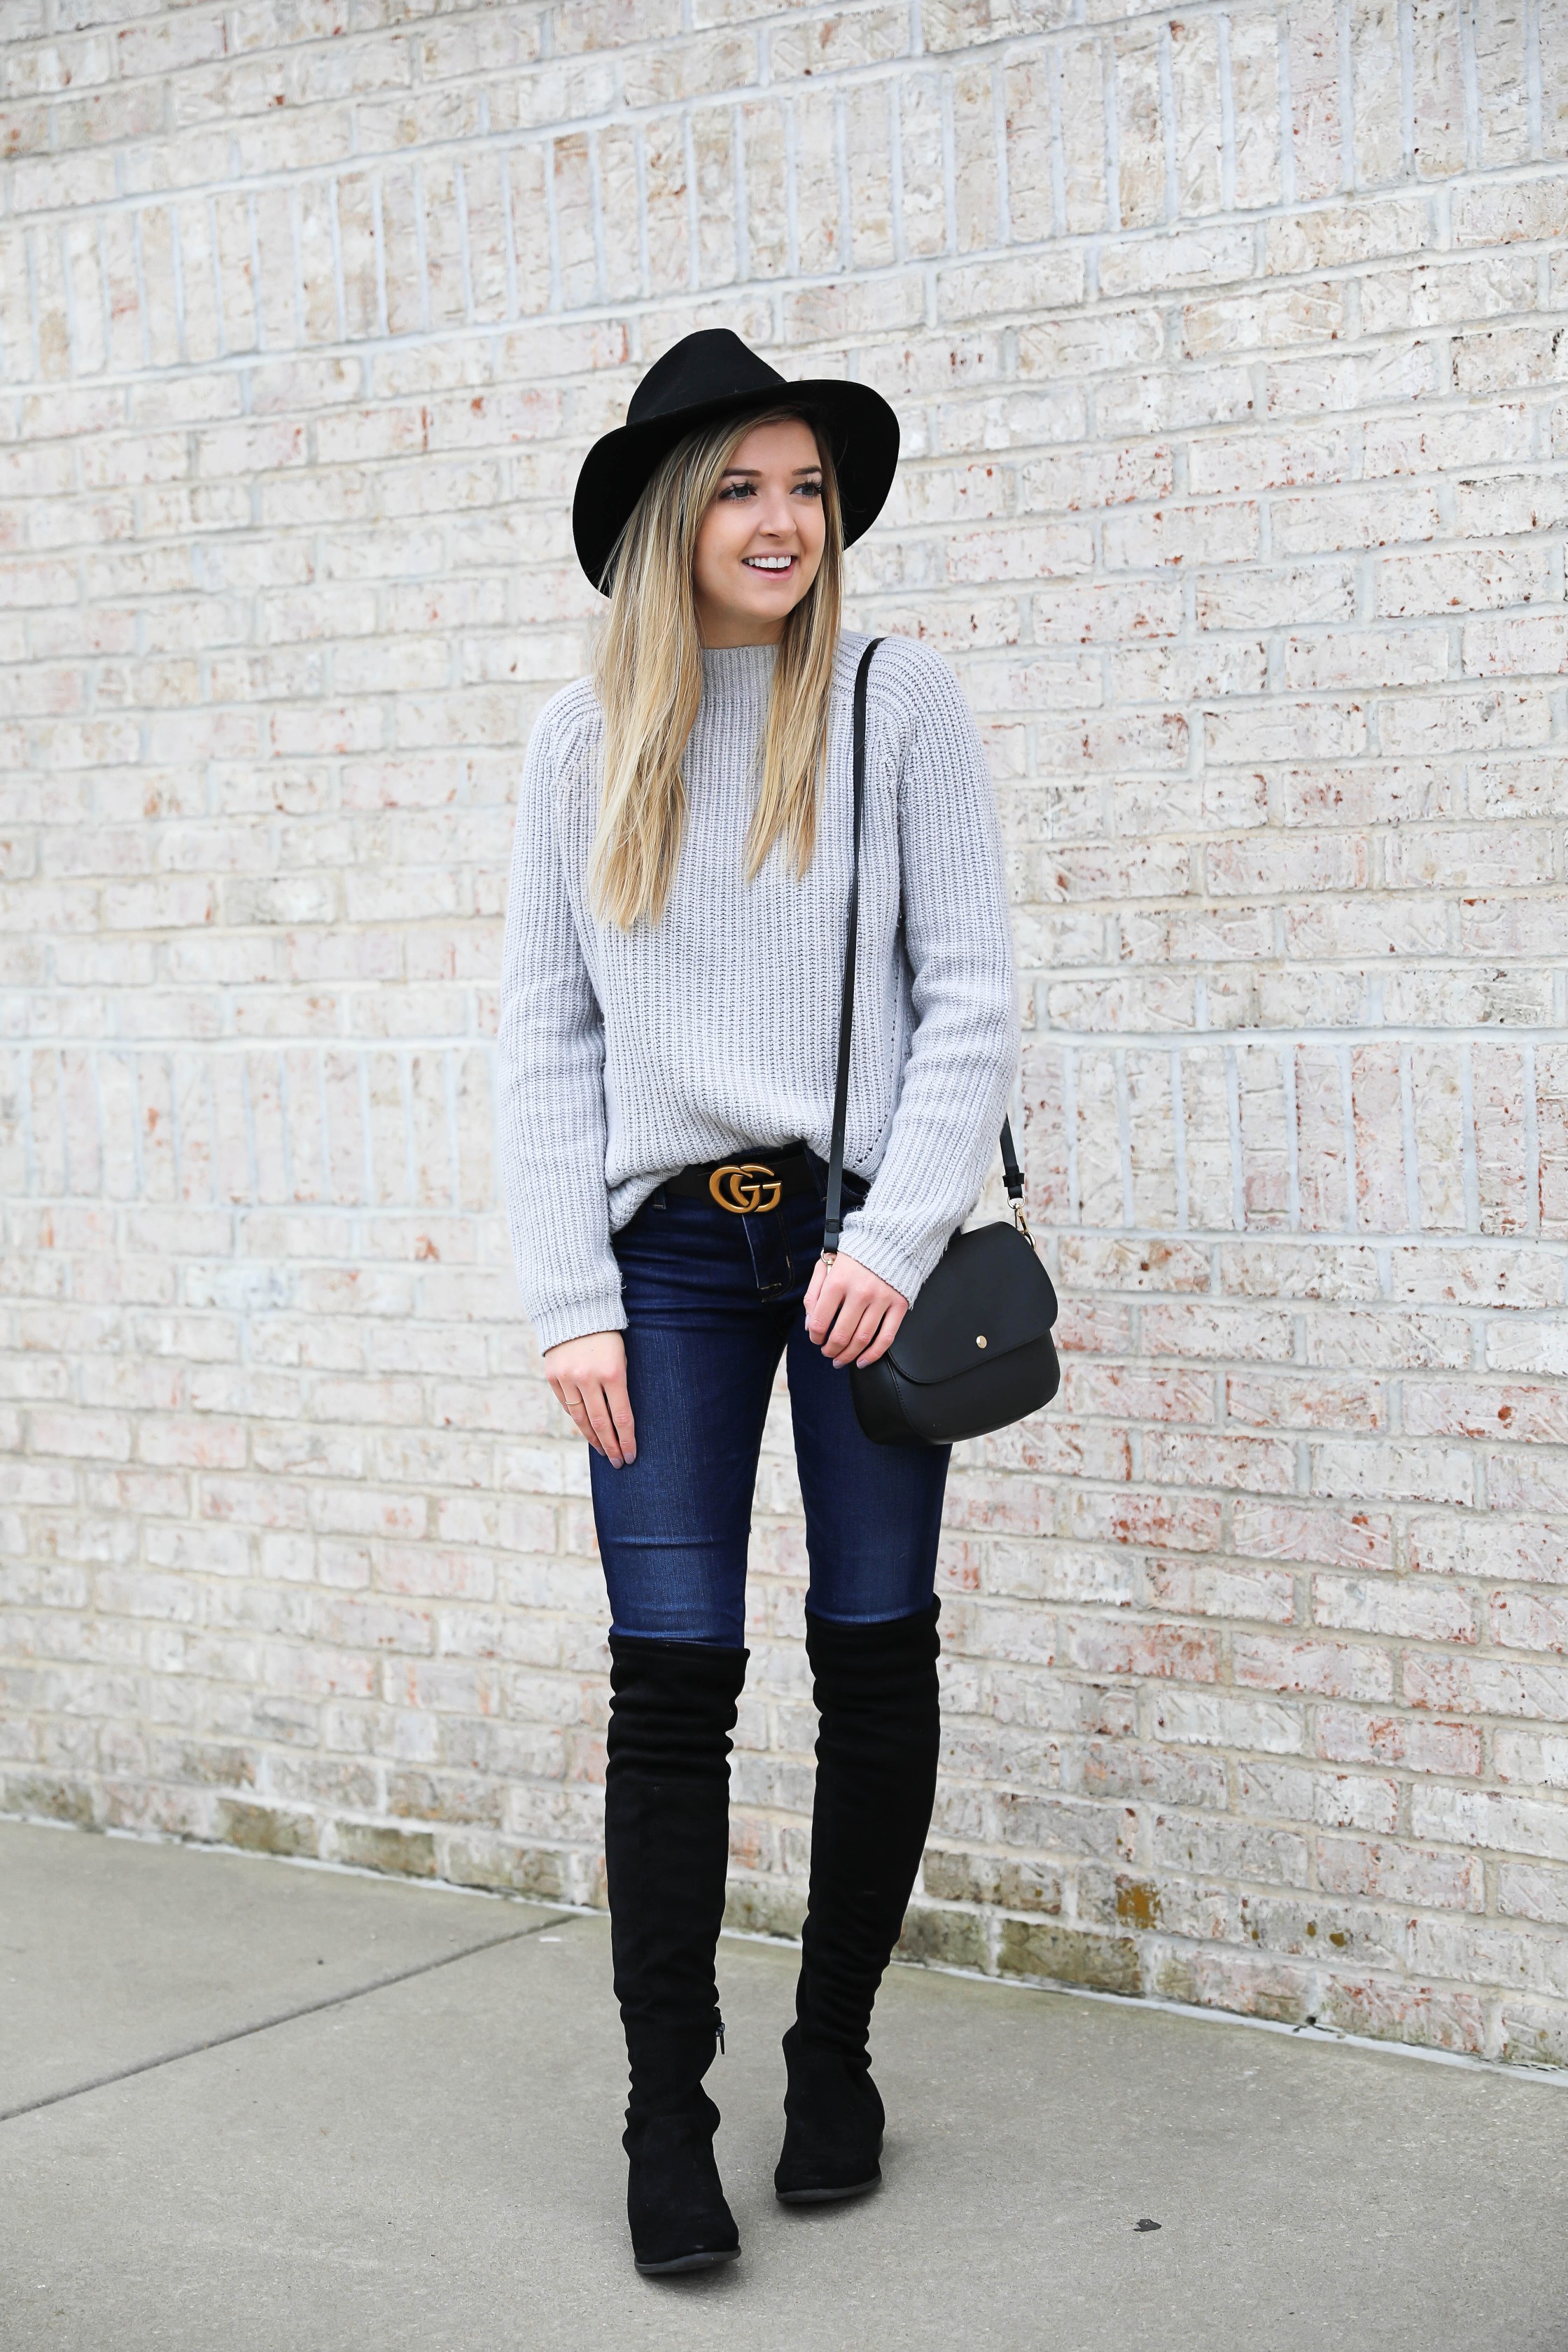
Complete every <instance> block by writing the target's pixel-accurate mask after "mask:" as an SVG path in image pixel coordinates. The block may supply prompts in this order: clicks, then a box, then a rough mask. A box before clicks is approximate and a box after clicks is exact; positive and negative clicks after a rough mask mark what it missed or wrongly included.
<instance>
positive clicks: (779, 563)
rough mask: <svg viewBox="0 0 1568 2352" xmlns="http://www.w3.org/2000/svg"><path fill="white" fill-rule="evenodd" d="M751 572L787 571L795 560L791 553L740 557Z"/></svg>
mask: <svg viewBox="0 0 1568 2352" xmlns="http://www.w3.org/2000/svg"><path fill="white" fill-rule="evenodd" d="M742 562H746V563H749V564H750V565H751V567H752V571H753V572H787V571H788V570H789V568H790V565H791V564H792V563H793V562H795V558H794V556H793V555H748V556H744V557H742Z"/></svg>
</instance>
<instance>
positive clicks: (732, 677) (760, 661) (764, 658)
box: [702, 646, 779, 694]
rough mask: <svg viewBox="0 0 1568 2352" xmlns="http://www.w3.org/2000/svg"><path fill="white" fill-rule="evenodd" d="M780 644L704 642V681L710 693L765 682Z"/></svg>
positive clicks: (763, 683)
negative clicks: (728, 644) (748, 644)
mask: <svg viewBox="0 0 1568 2352" xmlns="http://www.w3.org/2000/svg"><path fill="white" fill-rule="evenodd" d="M778 650H779V649H778V647H777V646H703V647H702V684H703V686H704V688H706V690H707V691H708V692H709V693H710V694H711V693H718V694H722V693H724V692H725V690H726V689H729V690H731V691H733V690H734V689H735V688H741V689H742V691H743V690H744V689H745V688H747V687H757V686H765V685H767V684H768V683H769V681H770V680H771V679H772V677H773V664H774V662H775V661H776V660H777V659H778Z"/></svg>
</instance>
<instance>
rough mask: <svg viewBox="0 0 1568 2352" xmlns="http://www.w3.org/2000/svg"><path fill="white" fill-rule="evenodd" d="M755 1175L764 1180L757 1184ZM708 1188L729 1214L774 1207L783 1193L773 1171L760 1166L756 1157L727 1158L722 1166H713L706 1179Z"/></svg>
mask: <svg viewBox="0 0 1568 2352" xmlns="http://www.w3.org/2000/svg"><path fill="white" fill-rule="evenodd" d="M759 1176H763V1177H766V1179H767V1182H766V1183H765V1184H759V1183H758V1182H757V1179H758V1177H759ZM708 1190H709V1191H710V1192H711V1193H712V1195H713V1198H714V1199H715V1200H716V1201H717V1202H718V1203H719V1206H720V1207H721V1209H728V1210H729V1212H730V1214H731V1216H732V1217H745V1216H750V1215H752V1213H758V1214H762V1213H765V1212H766V1211H767V1210H769V1209H776V1208H777V1207H778V1204H779V1201H780V1199H781V1197H782V1196H783V1193H784V1186H783V1184H782V1183H781V1182H780V1181H779V1180H778V1178H777V1177H776V1176H775V1175H774V1174H773V1170H772V1169H771V1168H764V1167H763V1163H762V1161H761V1160H731V1161H730V1162H729V1163H728V1164H727V1165H726V1166H724V1167H722V1168H715V1170H714V1171H713V1173H712V1175H711V1176H710V1178H709V1179H708ZM764 1196H765V1197H764Z"/></svg>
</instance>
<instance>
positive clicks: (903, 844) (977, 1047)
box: [500, 632, 1017, 1348]
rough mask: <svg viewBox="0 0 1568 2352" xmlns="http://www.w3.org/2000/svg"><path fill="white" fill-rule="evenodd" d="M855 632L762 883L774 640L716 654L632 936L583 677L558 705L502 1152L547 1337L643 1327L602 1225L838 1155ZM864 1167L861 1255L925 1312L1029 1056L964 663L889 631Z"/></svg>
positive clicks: (883, 668) (857, 1074) (544, 752)
mask: <svg viewBox="0 0 1568 2352" xmlns="http://www.w3.org/2000/svg"><path fill="white" fill-rule="evenodd" d="M865 644H866V639H865V638H864V637H863V636H859V635H854V634H853V633H849V632H847V633H846V634H845V635H844V636H843V637H842V638H841V639H840V642H839V647H838V656H837V670H836V674H835V678H834V689H833V704H832V713H831V718H830V721H829V730H828V741H827V756H826V767H825V772H824V779H823V788H822V803H821V814H820V819H819V823H818V827H817V845H816V856H815V859H814V860H813V863H812V866H811V867H810V869H809V871H808V872H807V874H806V876H805V879H804V880H803V881H797V880H796V879H795V873H794V868H793V866H792V865H791V863H790V862H789V860H788V859H787V857H786V856H784V854H783V853H782V852H781V850H780V849H779V848H777V847H775V848H774V849H773V852H772V853H771V854H770V856H769V857H768V859H767V862H766V864H765V865H764V866H763V870H762V872H761V873H760V874H759V875H758V876H757V877H756V879H755V880H754V881H753V882H752V883H750V884H748V883H747V882H746V880H745V878H744V851H745V838H746V829H747V825H748V824H749V822H750V819H751V814H752V803H753V800H754V797H755V787H756V753H757V745H758V740H759V737H760V734H761V730H762V725H763V718H764V715H765V712H766V707H767V697H768V691H769V687H770V684H771V681H772V677H773V649H772V647H771V646H742V647H740V648H738V649H735V650H726V651H722V652H705V653H704V654H703V656H702V670H703V690H702V701H701V706H700V710H699V712H698V717H697V723H696V725H695V726H694V728H693V729H692V732H691V738H690V740H689V744H688V746H687V751H686V757H685V761H684V763H683V773H684V776H685V780H686V790H687V800H688V809H687V820H686V827H685V832H684V835H683V837H682V842H681V850H680V860H679V868H678V870H677V873H676V877H675V880H674V883H673V886H672V887H671V890H670V894H669V898H668V902H667V904H666V907H665V909H664V913H663V915H662V916H661V917H660V919H659V920H658V923H656V924H652V925H650V924H648V923H646V922H642V923H638V924H637V926H636V928H635V929H633V930H631V931H630V932H626V931H622V930H620V929H617V928H616V927H615V926H614V925H611V924H605V923H600V922H598V921H596V920H595V918H594V916H593V915H592V914H591V913H590V911H589V909H588V907H587V904H586V902H585V896H584V875H585V869H586V866H587V859H588V851H589V846H590V844H591V842H592V840H593V836H594V828H595V822H596V818H597V814H598V795H599V780H600V772H601V742H602V735H603V721H602V717H601V713H600V710H599V706H598V703H597V700H596V699H595V695H594V691H593V688H592V686H591V684H590V683H589V681H588V680H587V679H585V678H584V679H581V680H580V681H579V682H578V683H577V684H576V685H575V686H569V687H567V688H564V689H563V691H562V692H561V693H560V694H558V695H556V696H555V697H554V698H553V700H552V701H551V702H550V703H548V704H547V705H546V706H545V709H543V711H542V713H541V714H540V718H539V720H538V723H537V725H536V726H535V728H534V730H533V734H532V737H531V740H530V742H529V747H528V756H527V761H526V763H525V766H524V770H523V777H522V787H521V793H520V796H519V802H518V813H517V832H516V837H515V844H514V847H513V853H512V864H511V883H510V894H509V897H508V901H507V919H506V943H505V951H504V952H505V970H504V978H503V982H502V997H501V1015H500V1149H501V1161H502V1168H503V1172H504V1178H505V1186H506V1198H507V1208H508V1213H509V1217H510V1227H511V1242H512V1251H513V1255H514V1257H515V1259H516V1262H517V1272H518V1280H519V1284H520V1286H521V1292H522V1299H523V1304H524V1306H525V1307H527V1309H528V1312H529V1314H530V1315H531V1318H532V1319H533V1323H534V1327H535V1329H536V1331H537V1333H538V1337H539V1344H540V1346H541V1348H552V1347H554V1346H556V1345H557V1344H558V1342H560V1341H561V1340H563V1339H575V1338H577V1337H578V1336H579V1335H581V1334H582V1333H584V1332H588V1331H605V1330H616V1329H619V1328H623V1327H624V1325H625V1323H626V1316H625V1313H624V1311H623V1309H622V1306H621V1287H620V1277H619V1272H618V1269H617V1267H616V1259H615V1255H614V1252H613V1251H612V1249H611V1246H610V1235H611V1234H612V1233H614V1232H618V1231H619V1229H620V1227H621V1226H622V1225H624V1224H625V1223H626V1222H627V1220H628V1219H629V1218H630V1217H632V1216H633V1215H634V1214H635V1213H636V1212H637V1210H638V1209H639V1208H640V1207H641V1205H642V1203H643V1202H644V1201H645V1200H646V1199H647V1196H648V1194H649V1193H650V1192H653V1191H654V1190H655V1189H656V1187H657V1186H658V1183H659V1182H660V1181H661V1180H662V1179H663V1178H664V1177H666V1176H669V1175H673V1174H674V1173H675V1171H677V1170H678V1169H680V1168H684V1167H685V1166H687V1165H688V1164H689V1162H690V1161H693V1160H721V1159H725V1158H728V1157H729V1156H730V1155H731V1154H732V1153H738V1152H741V1151H742V1150H744V1148H745V1147H746V1146H748V1145H752V1144H756V1145H760V1146H763V1147H764V1148H776V1147H778V1146H780V1145H784V1144H787V1143H793V1142H795V1140H796V1139H805V1142H807V1143H808V1144H810V1145H811V1147H812V1149H813V1150H816V1151H817V1152H820V1153H821V1154H822V1155H823V1156H824V1158H826V1153H827V1147H828V1139H829V1133H830V1129H831V1127H832V1119H833V1078H834V1066H835V1056H836V1050H837V1025H838V991H839V985H840V975H841V973H842V970H843V960H844V937H845V913H846V903H847V888H848V882H849V868H850V845H851V812H852V782H851V768H850V704H851V695H852V691H853V687H854V680H855V669H856V665H857V663H858V659H859V656H860V654H861V652H862V650H863V648H864V646H865ZM856 991H857V993H856V1004H855V1037H854V1053H853V1056H852V1063H851V1069H850V1083H849V1114H848V1128H847V1137H846V1141H845V1152H844V1159H845V1165H846V1167H847V1168H850V1169H853V1170H855V1171H857V1172H858V1173H859V1174H860V1175H862V1176H865V1177H868V1178H873V1179H874V1180H875V1181H873V1183H872V1185H871V1190H870V1192H869V1194H868V1198H867V1200H866V1202H865V1205H864V1207H862V1208H859V1209H858V1210H856V1211H855V1212H854V1213H852V1214H851V1215H850V1216H848V1217H847V1219H846V1221H845V1227H844V1239H843V1246H844V1249H845V1251H846V1252H847V1255H851V1256H853V1257H856V1258H858V1259H859V1261H860V1263H861V1264H862V1265H867V1266H869V1267H870V1269H871V1271H872V1272H873V1273H874V1274H879V1275H880V1276H882V1278H883V1280H884V1281H886V1282H889V1283H891V1284H892V1286H893V1287H894V1288H895V1289H896V1290H899V1291H901V1292H902V1293H903V1295H904V1297H906V1298H908V1299H910V1300H912V1299H913V1298H914V1297H915V1295H916V1293H917V1292H918V1291H919V1289H920V1286H921V1283H922V1282H923V1281H924V1280H925V1278H926V1276H927V1275H928V1274H929V1273H930V1272H931V1268H932V1266H933V1265H935V1264H936V1261H937V1259H938V1258H939V1257H940V1256H941V1255H942V1250H943V1248H944V1247H945V1246H946V1244H947V1240H948V1236H949V1235H950V1234H952V1232H953V1230H954V1229H955V1228H956V1227H957V1226H958V1225H960V1224H961V1223H963V1219H964V1218H965V1217H966V1216H967V1215H968V1213H969V1212H970V1210H971V1209H972V1208H973V1205H974V1202H975V1200H976V1198H977V1197H978V1195H979V1192H980V1189H981V1186H982V1184H983V1183H984V1179H985V1173H986V1170H987V1168H988V1167H989V1165H990V1162H991V1158H992V1154H993V1153H994V1150H995V1149H996V1137H997V1132H998V1130H999V1129H1000V1127H1001V1124H1002V1118H1003V1115H1004V1113H1005V1108H1006V1102H1007V1096H1008V1091H1009V1088H1010V1086H1011V1083H1012V1075H1013V1068H1014V1063H1015V1058H1016V1050H1017V1034H1016V1032H1017V1020H1016V1003H1015V998H1014V989H1013V968H1012V950H1011V940H1010V935H1009V930H1008V921H1007V906H1006V898H1005V891H1004V887H1003V879H1002V856H1001V842H1000V838H999V834H998V828H997V823H996V811H995V804H994V799H993V796H992V790H991V782H990V777H989V775H988V773H987V771H986V765H985V756H984V751H983V750H982V747H981V743H980V739H979V735H978V733H977V731H976V729H975V726H974V721H973V719H972V718H971V717H970V714H969V710H968V709H967V707H966V705H965V703H964V701H963V697H962V696H961V694H960V693H959V690H958V687H957V684H956V682H955V680H954V678H953V676H952V671H951V670H950V669H949V668H948V667H947V665H946V664H945V662H943V661H942V660H940V659H939V658H938V656H935V655H934V654H932V653H930V652H928V651H927V649H926V648H925V647H924V646H920V645H916V644H914V643H912V642H911V641H910V639H908V638H905V637H890V638H889V639H888V640H887V642H886V643H885V644H884V645H882V646H880V647H879V650H878V652H877V654H876V655H875V656H874V657H873V660H872V664H871V677H870V693H869V700H868V723H867V759H866V821H865V833H864V837H863V841H862V845H861V856H860V936H859V950H858V956H857V959H856Z"/></svg>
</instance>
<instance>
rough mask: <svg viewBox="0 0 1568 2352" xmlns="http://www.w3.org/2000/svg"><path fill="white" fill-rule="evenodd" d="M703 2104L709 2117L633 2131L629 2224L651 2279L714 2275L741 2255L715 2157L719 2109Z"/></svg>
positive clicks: (658, 2122) (664, 2119)
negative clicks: (671, 2275) (669, 2275)
mask: <svg viewBox="0 0 1568 2352" xmlns="http://www.w3.org/2000/svg"><path fill="white" fill-rule="evenodd" d="M702 2106H703V2108H704V2109H706V2111H707V2112H706V2114H699V2115H697V2116H658V2117H656V2118H654V2119H653V2120H651V2121H650V2122H648V2123H647V2124H645V2125H644V2126H642V2127H641V2128H640V2129H638V2128H637V2127H632V2128H629V2129H628V2130H627V2133H626V2154H627V2155H628V2157H629V2158H631V2170H630V2172H629V2174H628V2176H627V2180H626V2220H627V2221H628V2223H629V2224H630V2228H631V2237H632V2256H633V2260H634V2261H635V2262H636V2263H637V2269H638V2270H639V2271H641V2272H642V2273H644V2274H645V2276H650V2277H658V2276H660V2275H662V2274H664V2273H674V2272H679V2271H703V2270H711V2269H712V2268H713V2266H714V2264H715V2263H732V2262H733V2261H734V2259H735V2257H736V2255H737V2254H738V2253H739V2252H740V2251H741V2233H740V2231H739V2230H738V2229H737V2228H736V2226H735V2217H734V2215H733V2214H732V2213H731V2210H730V2207H729V2203H728V2201H727V2200H726V2198H725V2195H724V2189H723V2184H722V2183H721V2180H720V2179H719V2167H718V2164H717V2162H716V2161H715V2159H714V2155H713V2125H714V2124H715V2123H717V2122H718V2120H719V2116H718V2110H717V2109H716V2108H714V2107H712V2106H711V2105H710V2103H709V2101H707V2100H706V2099H704V2100H703V2101H702ZM709 2116H711V2118H712V2121H711V2122H710V2121H709V2120H708V2117H709Z"/></svg>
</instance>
